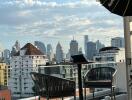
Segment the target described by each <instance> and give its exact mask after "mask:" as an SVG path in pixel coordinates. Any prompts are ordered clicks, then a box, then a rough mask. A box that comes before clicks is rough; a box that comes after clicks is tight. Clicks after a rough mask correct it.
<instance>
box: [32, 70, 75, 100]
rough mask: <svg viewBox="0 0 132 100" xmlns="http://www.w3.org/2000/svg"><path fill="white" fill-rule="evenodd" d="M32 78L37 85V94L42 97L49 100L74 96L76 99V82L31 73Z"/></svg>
mask: <svg viewBox="0 0 132 100" xmlns="http://www.w3.org/2000/svg"><path fill="white" fill-rule="evenodd" d="M30 74H31V77H32V79H33V81H34V84H35V88H34V89H35V92H36V94H37V95H39V96H40V97H45V98H47V100H49V99H50V98H62V100H63V97H68V96H74V100H75V99H76V96H75V92H76V86H75V82H74V81H71V80H67V79H63V78H58V77H55V76H50V75H46V74H41V73H36V72H31V73H30Z"/></svg>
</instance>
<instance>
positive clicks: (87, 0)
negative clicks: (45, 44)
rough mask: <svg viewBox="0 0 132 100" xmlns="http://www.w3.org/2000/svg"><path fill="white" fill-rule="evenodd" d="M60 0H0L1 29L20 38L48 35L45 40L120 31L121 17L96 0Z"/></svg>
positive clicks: (106, 34)
mask: <svg viewBox="0 0 132 100" xmlns="http://www.w3.org/2000/svg"><path fill="white" fill-rule="evenodd" d="M62 1H63V0H62ZM62 1H61V0H12V1H11V0H2V1H0V12H1V16H0V30H1V31H0V32H1V33H3V34H6V35H8V36H18V37H20V38H22V37H23V38H24V37H25V36H27V37H31V38H41V39H43V38H45V39H46V38H48V39H47V41H48V40H49V38H52V39H53V40H54V39H55V40H57V39H58V40H59V39H62V40H63V41H65V40H67V41H68V40H70V39H71V38H70V37H71V36H73V35H74V36H76V37H82V35H84V34H87V35H89V36H90V37H93V38H95V39H98V37H99V36H100V37H103V38H106V37H109V38H110V37H113V36H119V35H120V36H121V35H122V33H123V28H122V27H123V25H122V19H121V17H118V16H116V15H113V14H111V13H110V12H109V11H107V10H106V9H105V8H104V7H102V6H101V5H100V4H99V3H97V2H95V0H93V1H91V0H66V1H63V2H62ZM64 38H65V39H64ZM103 38H102V39H103ZM78 41H80V40H78ZM81 41H83V38H82V39H81ZM107 43H108V42H107Z"/></svg>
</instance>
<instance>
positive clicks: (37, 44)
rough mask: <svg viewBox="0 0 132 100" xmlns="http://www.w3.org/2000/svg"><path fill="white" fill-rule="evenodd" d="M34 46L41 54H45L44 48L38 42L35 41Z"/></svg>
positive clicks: (42, 44)
mask: <svg viewBox="0 0 132 100" xmlns="http://www.w3.org/2000/svg"><path fill="white" fill-rule="evenodd" d="M34 44H35V46H36V47H37V48H38V49H39V50H40V51H41V52H42V53H43V54H46V47H45V44H44V43H42V42H40V41H35V42H34Z"/></svg>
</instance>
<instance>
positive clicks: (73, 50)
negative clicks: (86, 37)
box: [70, 39, 78, 56]
mask: <svg viewBox="0 0 132 100" xmlns="http://www.w3.org/2000/svg"><path fill="white" fill-rule="evenodd" d="M77 54H78V42H77V41H76V40H74V39H73V40H71V42H70V56H72V55H77Z"/></svg>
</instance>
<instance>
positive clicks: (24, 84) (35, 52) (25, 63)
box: [8, 43, 46, 97]
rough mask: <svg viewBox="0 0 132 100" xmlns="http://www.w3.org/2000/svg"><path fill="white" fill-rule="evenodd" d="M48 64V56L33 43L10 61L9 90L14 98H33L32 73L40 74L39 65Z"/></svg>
mask: <svg viewBox="0 0 132 100" xmlns="http://www.w3.org/2000/svg"><path fill="white" fill-rule="evenodd" d="M45 64H46V56H45V55H44V54H43V53H42V52H41V51H40V50H39V49H37V48H36V47H35V46H34V45H32V44H31V43H27V44H26V45H25V46H24V47H22V48H21V49H20V50H19V52H17V53H16V54H15V55H14V56H12V58H11V61H10V67H11V69H12V70H11V72H10V73H11V74H10V78H9V83H8V84H9V88H10V89H11V91H12V94H13V96H14V97H29V96H33V93H34V92H33V90H32V88H33V86H34V83H33V81H32V79H31V76H30V72H38V65H45Z"/></svg>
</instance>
